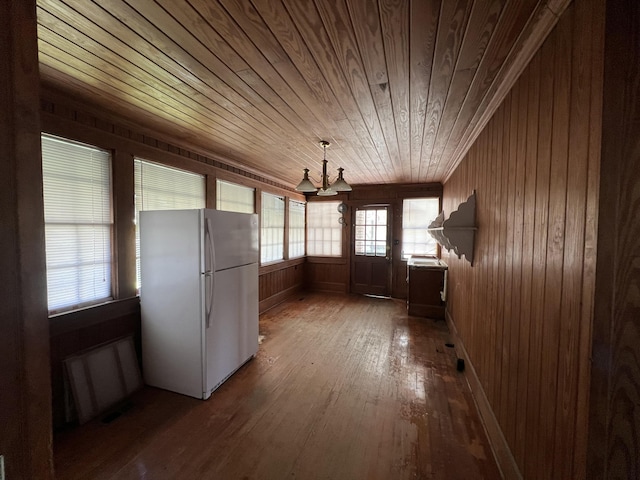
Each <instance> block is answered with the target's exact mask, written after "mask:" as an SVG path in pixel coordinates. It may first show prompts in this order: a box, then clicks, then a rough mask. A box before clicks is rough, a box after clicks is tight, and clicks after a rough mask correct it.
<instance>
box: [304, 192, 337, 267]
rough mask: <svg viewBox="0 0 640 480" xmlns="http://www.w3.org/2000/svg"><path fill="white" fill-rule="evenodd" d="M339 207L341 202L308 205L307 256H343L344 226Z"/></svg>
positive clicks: (311, 203)
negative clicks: (341, 221)
mask: <svg viewBox="0 0 640 480" xmlns="http://www.w3.org/2000/svg"><path fill="white" fill-rule="evenodd" d="M338 205H340V202H309V203H308V204H307V255H315V256H326V257H340V256H342V224H341V223H340V218H341V214H340V212H338Z"/></svg>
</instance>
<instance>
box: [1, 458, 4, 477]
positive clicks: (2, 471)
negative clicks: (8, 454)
mask: <svg viewBox="0 0 640 480" xmlns="http://www.w3.org/2000/svg"><path fill="white" fill-rule="evenodd" d="M0 480H4V455H0Z"/></svg>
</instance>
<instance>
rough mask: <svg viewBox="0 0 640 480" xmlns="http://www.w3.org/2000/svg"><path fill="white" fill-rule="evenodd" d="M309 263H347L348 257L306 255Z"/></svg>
mask: <svg viewBox="0 0 640 480" xmlns="http://www.w3.org/2000/svg"><path fill="white" fill-rule="evenodd" d="M306 258H307V263H324V264H331V265H346V264H347V259H346V258H344V257H306Z"/></svg>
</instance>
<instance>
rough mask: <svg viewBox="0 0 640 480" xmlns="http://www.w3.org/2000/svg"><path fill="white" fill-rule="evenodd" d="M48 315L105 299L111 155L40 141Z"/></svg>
mask: <svg viewBox="0 0 640 480" xmlns="http://www.w3.org/2000/svg"><path fill="white" fill-rule="evenodd" d="M42 182H43V196H44V223H45V245H46V253H47V293H48V304H49V312H50V313H55V312H60V311H64V310H71V309H73V308H77V307H80V306H84V305H89V304H92V303H99V302H102V301H105V300H109V299H110V298H111V235H112V229H113V216H112V214H111V155H110V154H109V152H107V151H104V150H100V149H97V148H95V147H92V146H89V145H84V144H80V143H76V142H70V141H67V140H63V139H61V138H57V137H53V136H49V135H43V136H42Z"/></svg>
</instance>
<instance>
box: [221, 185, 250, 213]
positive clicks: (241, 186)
mask: <svg viewBox="0 0 640 480" xmlns="http://www.w3.org/2000/svg"><path fill="white" fill-rule="evenodd" d="M221 184H226V185H229V186H231V187H233V188H238V189H245V190H247V191H251V195H252V205H251V211H250V212H249V211H244V210H237V209H236V210H230V209H228V208H221V202H225V201H226V202H230V200H223V199H221V191H222V189H221V188H220V187H221ZM235 203H239V202H235ZM216 210H221V211H225V212H238V213H255V212H256V189H255V188H253V187H247V186H245V185H241V184H239V183H234V182H230V181H229V180H224V179H222V178H216Z"/></svg>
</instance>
